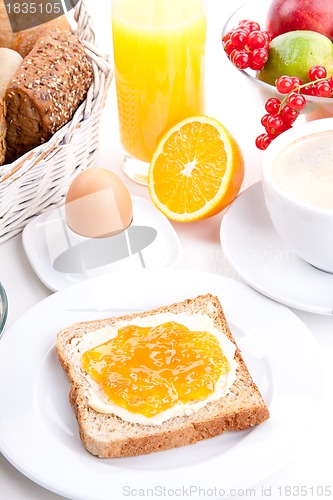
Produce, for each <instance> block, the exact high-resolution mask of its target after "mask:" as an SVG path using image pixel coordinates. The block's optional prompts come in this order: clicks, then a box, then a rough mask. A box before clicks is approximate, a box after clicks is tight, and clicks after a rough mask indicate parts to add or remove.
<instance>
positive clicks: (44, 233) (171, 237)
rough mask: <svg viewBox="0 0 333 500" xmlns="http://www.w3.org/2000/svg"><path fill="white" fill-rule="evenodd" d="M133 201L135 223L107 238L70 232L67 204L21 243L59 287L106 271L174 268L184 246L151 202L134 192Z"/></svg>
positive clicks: (47, 281)
mask: <svg viewBox="0 0 333 500" xmlns="http://www.w3.org/2000/svg"><path fill="white" fill-rule="evenodd" d="M132 203H133V221H132V224H131V225H130V226H129V227H128V228H127V229H126V230H125V231H123V232H121V233H119V234H116V235H114V236H112V237H106V238H85V237H83V236H80V235H78V234H76V233H74V232H73V231H71V229H70V228H69V227H68V226H67V223H66V218H65V207H64V206H61V207H59V208H57V209H55V210H53V211H49V212H45V213H43V214H41V215H39V216H37V217H35V218H34V219H32V220H31V221H30V222H29V223H28V224H27V225H26V226H25V228H24V230H23V233H22V242H23V247H24V250H25V253H26V255H27V258H28V260H29V262H30V264H31V266H32V268H33V269H34V271H35V273H36V274H37V276H38V277H39V279H40V280H41V281H42V282H43V283H44V285H45V286H47V287H48V288H49V289H50V290H52V291H59V290H62V289H64V288H67V287H68V286H71V285H73V284H75V283H79V282H80V281H84V280H86V279H89V278H92V277H95V276H100V275H103V274H108V273H113V272H119V271H131V270H133V271H134V270H137V269H142V268H147V269H158V268H165V267H173V266H175V265H176V264H177V263H178V260H179V258H180V253H181V247H180V242H179V239H178V236H177V234H176V232H175V230H174V228H173V226H172V225H171V223H170V222H169V221H168V219H167V218H166V217H165V216H164V215H163V214H162V213H161V212H160V211H159V210H157V209H156V208H155V207H154V206H153V205H152V204H151V203H149V201H148V200H145V199H143V198H140V197H136V196H133V197H132Z"/></svg>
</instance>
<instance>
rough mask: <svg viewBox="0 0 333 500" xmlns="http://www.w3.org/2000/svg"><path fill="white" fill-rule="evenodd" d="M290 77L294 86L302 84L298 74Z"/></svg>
mask: <svg viewBox="0 0 333 500" xmlns="http://www.w3.org/2000/svg"><path fill="white" fill-rule="evenodd" d="M290 78H291V79H292V81H293V82H294V85H295V88H296V87H299V86H300V85H303V82H302V80H301V79H300V78H299V77H298V76H291V77H290Z"/></svg>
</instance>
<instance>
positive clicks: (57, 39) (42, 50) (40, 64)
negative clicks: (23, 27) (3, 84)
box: [5, 29, 93, 163]
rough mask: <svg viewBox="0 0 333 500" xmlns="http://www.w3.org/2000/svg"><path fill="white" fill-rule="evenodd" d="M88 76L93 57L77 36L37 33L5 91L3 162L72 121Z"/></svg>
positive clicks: (19, 154) (90, 71) (83, 97)
mask: <svg viewBox="0 0 333 500" xmlns="http://www.w3.org/2000/svg"><path fill="white" fill-rule="evenodd" d="M92 80H93V69H92V64H91V61H90V60H89V59H88V57H87V56H86V53H85V50H84V47H83V45H82V44H81V42H80V40H79V39H78V37H77V36H76V35H73V34H72V33H69V32H61V31H60V30H58V29H56V30H53V31H52V32H51V33H49V34H47V35H45V36H43V37H41V38H40V39H39V40H38V41H37V42H36V44H35V46H34V48H33V49H32V51H31V52H30V53H29V55H28V56H27V57H26V58H25V59H24V60H23V62H22V64H21V66H20V67H19V68H18V70H17V72H16V73H15V75H14V77H13V78H12V80H11V82H10V84H9V86H8V88H7V91H6V95H5V103H6V106H7V118H6V121H7V137H6V140H7V155H6V162H7V163H11V162H12V161H14V160H15V159H17V158H18V157H20V156H22V155H23V154H24V153H26V152H27V151H30V150H31V149H33V148H35V147H36V146H39V145H40V144H43V143H44V142H46V141H48V140H49V139H50V137H51V136H52V135H53V134H54V133H55V132H56V131H57V130H58V129H60V128H61V127H62V126H63V125H65V124H66V123H67V122H68V121H69V120H71V118H72V116H73V114H74V112H75V111H76V109H77V108H78V106H79V105H80V103H81V102H82V101H83V100H84V99H85V97H86V94H87V91H88V89H89V87H90V85H91V83H92Z"/></svg>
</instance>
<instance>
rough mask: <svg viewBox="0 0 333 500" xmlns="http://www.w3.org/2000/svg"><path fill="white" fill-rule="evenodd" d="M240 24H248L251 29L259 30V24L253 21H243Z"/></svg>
mask: <svg viewBox="0 0 333 500" xmlns="http://www.w3.org/2000/svg"><path fill="white" fill-rule="evenodd" d="M242 26H248V27H249V28H250V30H251V31H260V25H259V24H258V23H256V22H255V21H243V23H242Z"/></svg>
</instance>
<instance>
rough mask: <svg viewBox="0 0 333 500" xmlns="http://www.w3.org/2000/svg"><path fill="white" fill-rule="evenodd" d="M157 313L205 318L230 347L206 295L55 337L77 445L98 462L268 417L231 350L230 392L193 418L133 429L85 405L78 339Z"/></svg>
mask: <svg viewBox="0 0 333 500" xmlns="http://www.w3.org/2000/svg"><path fill="white" fill-rule="evenodd" d="M163 312H171V313H175V314H180V313H186V314H195V313H198V312H201V313H205V314H207V315H208V316H209V317H210V318H211V319H212V320H213V322H214V326H215V327H216V328H217V329H218V330H219V331H221V332H223V333H224V334H225V335H226V336H227V337H228V338H229V339H230V340H231V341H232V342H233V343H234V344H235V345H236V342H235V340H234V338H233V336H232V334H231V332H230V330H229V327H228V324H227V321H226V319H225V316H224V313H223V310H222V307H221V304H220V302H219V300H218V298H217V297H215V296H212V295H210V294H207V295H202V296H199V297H196V298H194V299H188V300H185V301H183V302H180V303H175V304H172V305H170V306H166V307H161V308H159V309H155V310H152V311H148V312H145V313H138V314H133V315H131V316H123V317H121V318H109V319H103V320H97V321H91V322H84V323H77V324H75V325H73V326H71V327H69V328H67V329H64V330H62V331H61V332H59V334H58V336H57V342H56V348H57V353H58V358H59V361H60V363H61V365H62V367H63V368H64V370H65V371H66V373H67V374H68V377H69V380H70V396H69V397H70V402H71V404H72V405H74V409H75V413H76V417H77V420H78V425H79V433H80V437H81V440H82V443H83V445H84V446H85V447H86V449H87V450H88V451H89V452H90V453H92V454H93V455H97V456H98V457H101V458H111V457H125V456H135V455H141V454H146V453H151V452H155V451H159V450H167V449H170V448H176V447H179V446H184V445H188V444H193V443H196V442H197V441H200V440H202V439H206V438H210V437H214V436H218V435H220V434H222V433H224V432H226V431H229V430H234V431H237V430H243V429H248V428H251V427H253V426H256V425H258V424H260V423H262V422H263V421H265V420H266V419H268V418H269V411H268V408H267V407H266V404H265V403H264V400H263V398H262V396H261V394H260V392H259V390H258V388H257V386H256V385H255V383H254V382H253V380H252V378H251V376H250V374H249V372H248V369H247V367H246V365H245V363H244V360H243V358H242V356H241V353H240V351H239V349H238V348H237V345H236V354H235V360H236V361H237V371H236V381H235V382H234V384H233V385H232V386H231V389H230V392H229V393H228V394H227V395H226V396H224V397H223V398H220V399H219V400H218V401H214V402H210V403H208V404H207V405H206V406H205V407H203V408H201V409H200V410H198V411H197V412H196V413H194V414H192V415H188V416H181V417H173V418H170V419H168V420H166V421H165V422H164V423H163V424H161V425H148V426H147V425H142V424H133V423H129V422H126V421H124V420H122V419H121V418H119V417H117V416H115V415H114V414H102V413H98V412H96V411H95V410H93V409H92V408H91V407H90V406H89V404H88V393H89V382H88V379H87V375H86V373H85V371H84V370H83V368H82V366H81V362H80V360H81V356H82V354H83V352H81V350H80V342H81V340H82V339H83V338H84V336H85V335H86V334H88V333H90V332H94V331H96V330H98V329H100V328H102V327H104V326H108V325H110V326H111V325H113V324H115V323H116V322H117V321H119V320H125V321H128V320H131V319H133V318H140V317H143V316H151V315H155V314H159V313H163Z"/></svg>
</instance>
